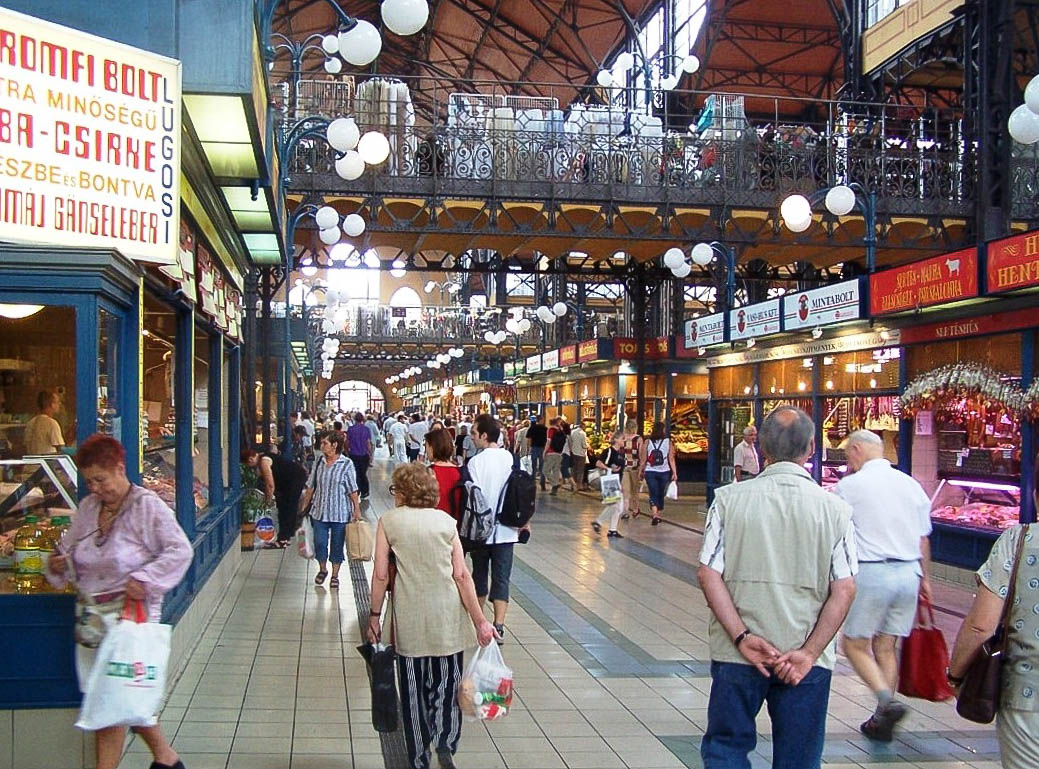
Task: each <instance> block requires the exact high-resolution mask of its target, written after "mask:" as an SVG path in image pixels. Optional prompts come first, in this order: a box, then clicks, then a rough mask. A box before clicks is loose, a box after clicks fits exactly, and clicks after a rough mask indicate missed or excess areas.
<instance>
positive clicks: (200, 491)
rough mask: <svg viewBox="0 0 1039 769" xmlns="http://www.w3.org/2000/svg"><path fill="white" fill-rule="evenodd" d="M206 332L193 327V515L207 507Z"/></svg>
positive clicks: (207, 373)
mask: <svg viewBox="0 0 1039 769" xmlns="http://www.w3.org/2000/svg"><path fill="white" fill-rule="evenodd" d="M210 363H211V361H210V355H209V334H207V333H205V332H204V331H201V330H198V329H196V330H195V361H194V366H193V369H194V376H193V379H192V381H193V383H194V388H195V445H194V447H193V449H192V452H191V459H192V469H193V472H192V484H191V494H192V496H193V498H194V500H195V517H196V518H201V517H202V516H203V515H204V514H205V513H206V512H207V509H208V507H209V372H210Z"/></svg>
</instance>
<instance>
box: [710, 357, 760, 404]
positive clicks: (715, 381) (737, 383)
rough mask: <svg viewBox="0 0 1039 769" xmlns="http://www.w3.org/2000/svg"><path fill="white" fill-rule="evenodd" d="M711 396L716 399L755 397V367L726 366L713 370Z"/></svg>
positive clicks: (711, 374)
mask: <svg viewBox="0 0 1039 769" xmlns="http://www.w3.org/2000/svg"><path fill="white" fill-rule="evenodd" d="M710 381H711V395H712V396H713V397H715V398H751V397H753V395H754V367H753V366H752V365H746V366H725V367H724V368H714V369H711V373H710Z"/></svg>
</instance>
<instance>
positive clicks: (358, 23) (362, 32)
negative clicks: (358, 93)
mask: <svg viewBox="0 0 1039 769" xmlns="http://www.w3.org/2000/svg"><path fill="white" fill-rule="evenodd" d="M381 12H382V23H383V24H385V25H386V29H388V30H389V31H390V32H393V33H394V34H397V35H401V36H407V35H414V34H415V33H416V32H419V31H421V29H422V28H423V27H425V26H426V22H427V21H429V3H427V2H426V0H384V2H383V4H382V8H381ZM321 49H322V50H323V51H324V52H325V53H326V54H327V56H328V58H327V59H325V72H327V73H328V74H330V75H338V74H339V73H340V72H341V71H342V69H343V62H344V61H345V62H346V63H347V64H352V65H353V66H355V67H366V66H368V65H369V64H371V63H372V62H373V61H375V59H376V58H378V56H379V53H380V52H381V51H382V36H381V35H379V30H378V29H377V28H376V26H375V25H374V24H372V23H371V22H370V21H365V20H364V19H356V20H355V24H354V26H353V27H351V28H350V29H348V30H345V31H343V32H340V33H339V34H337V35H325V36H324V37H323V38H321ZM339 57H342V59H340V58H339Z"/></svg>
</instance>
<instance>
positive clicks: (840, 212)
mask: <svg viewBox="0 0 1039 769" xmlns="http://www.w3.org/2000/svg"><path fill="white" fill-rule="evenodd" d="M853 208H855V192H854V191H853V190H852V188H851V187H849V186H848V185H846V184H838V185H837V186H836V187H831V188H830V190H829V192H827V193H826V210H827V211H829V212H830V213H831V214H833V215H834V216H844V215H845V214H848V213H851V209H853Z"/></svg>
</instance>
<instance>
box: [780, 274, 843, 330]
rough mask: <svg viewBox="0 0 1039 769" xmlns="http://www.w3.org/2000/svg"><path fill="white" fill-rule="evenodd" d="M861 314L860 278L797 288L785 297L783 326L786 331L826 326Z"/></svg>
mask: <svg viewBox="0 0 1039 769" xmlns="http://www.w3.org/2000/svg"><path fill="white" fill-rule="evenodd" d="M860 317H862V304H861V296H860V293H859V281H857V280H848V281H845V282H844V283H837V284H835V285H833V286H825V287H823V288H814V289H812V290H811V291H797V292H795V293H791V294H787V295H786V296H784V297H783V327H784V328H785V329H786V330H787V331H792V330H794V329H798V328H809V327H812V326H825V325H827V324H829V323H841V322H843V321H846V320H858V319H859V318H860Z"/></svg>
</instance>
